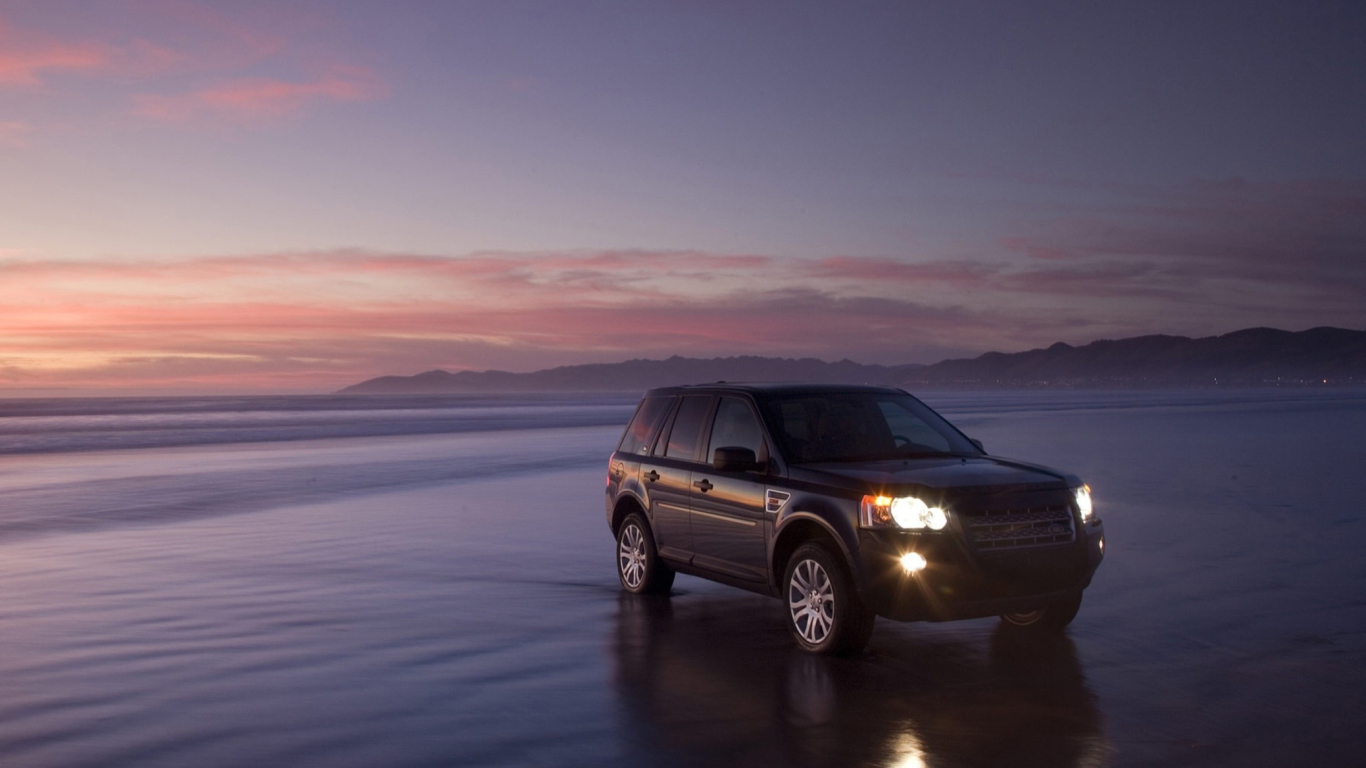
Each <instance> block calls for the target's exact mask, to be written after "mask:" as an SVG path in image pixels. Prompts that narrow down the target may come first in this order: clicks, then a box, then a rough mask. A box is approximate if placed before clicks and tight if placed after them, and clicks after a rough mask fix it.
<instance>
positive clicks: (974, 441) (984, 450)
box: [968, 437, 987, 453]
mask: <svg viewBox="0 0 1366 768" xmlns="http://www.w3.org/2000/svg"><path fill="white" fill-rule="evenodd" d="M968 442H970V443H972V444H973V445H975V446H977V450H979V451H981V452H982V453H986V452H987V449H985V448H983V447H982V441H981V440H973V439H972V438H970V437H969V438H968Z"/></svg>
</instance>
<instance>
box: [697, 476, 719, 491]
mask: <svg viewBox="0 0 1366 768" xmlns="http://www.w3.org/2000/svg"><path fill="white" fill-rule="evenodd" d="M693 485H695V486H697V487H698V488H699V489H700V490H701V491H702V492H703V493H706V492H707V491H710V490H711V489H713V488H715V487H716V486H714V485H712V484H711V481H710V480H708V479H707V478H705V477H704V478H702V479H701V480H698V481H697V482H695V483H693Z"/></svg>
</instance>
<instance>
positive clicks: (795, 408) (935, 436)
mask: <svg viewBox="0 0 1366 768" xmlns="http://www.w3.org/2000/svg"><path fill="white" fill-rule="evenodd" d="M765 410H766V411H767V416H768V422H769V426H770V428H771V430H772V432H773V436H774V438H775V439H776V440H777V441H778V443H779V444H780V446H781V447H782V450H783V455H784V456H786V457H787V460H788V461H791V462H793V463H796V464H803V463H813V462H822V461H872V460H877V459H909V458H923V457H928V456H977V455H979V451H978V450H977V448H976V447H975V446H973V444H972V443H971V442H969V441H968V439H967V438H966V437H964V436H963V434H962V433H961V432H959V431H958V430H957V429H955V428H954V427H953V426H952V425H951V424H949V423H948V422H947V421H945V420H944V418H943V417H942V416H940V415H939V414H937V413H935V412H934V411H932V410H930V408H929V407H928V406H926V405H925V404H924V403H922V402H920V401H919V400H916V399H915V398H914V397H911V396H910V395H897V394H882V393H878V392H832V393H821V394H810V395H796V396H791V397H778V398H774V399H772V400H770V401H769V402H768V405H767V407H766V409H765Z"/></svg>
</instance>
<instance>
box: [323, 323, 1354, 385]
mask: <svg viewBox="0 0 1366 768" xmlns="http://www.w3.org/2000/svg"><path fill="white" fill-rule="evenodd" d="M1325 380H1326V381H1327V382H1328V383H1332V384H1346V383H1366V331H1351V330H1345V329H1342V328H1312V329H1310V330H1307V331H1300V332H1297V333H1296V332H1291V331H1279V330H1276V329H1274V328H1249V329H1247V330H1242V331H1235V332H1233V333H1228V334H1224V335H1223V336H1209V337H1206V338H1200V339H1191V338H1187V337H1185V336H1137V337H1134V338H1130V339H1119V340H1113V341H1112V340H1108V339H1107V340H1103V341H1094V342H1091V343H1090V344H1087V345H1085V346H1081V347H1073V346H1070V345H1068V344H1063V343H1062V342H1059V343H1057V344H1054V345H1053V346H1051V347H1048V348H1047V349H1033V350H1029V351H1028V352H1014V353H1005V352H988V353H986V354H984V355H980V356H978V357H974V358H964V359H960V360H945V361H943V362H939V363H935V364H934V365H895V366H884V365H863V364H860V363H855V362H853V361H850V360H840V361H839V362H836V363H828V362H825V361H823V360H817V359H815V358H802V359H789V358H771V357H754V356H746V357H717V358H711V359H699V358H688V357H677V356H675V357H671V358H669V359H667V360H627V361H626V362H622V363H596V364H591V365H568V366H562V367H559V368H549V369H546V370H542V371H535V372H532V373H509V372H507V371H460V372H458V373H450V372H448V371H441V370H435V371H427V372H426V373H419V374H417V375H416V376H381V377H379V378H377V379H370V380H369V381H364V382H361V383H360V384H356V385H354V386H350V387H347V388H345V389H343V390H341V391H342V392H343V393H347V394H434V393H442V392H531V391H631V392H638V391H640V390H644V389H649V388H651V387H658V386H667V385H670V384H700V383H704V382H710V381H796V382H809V383H819V384H833V383H851V384H853V383H857V384H889V385H894V386H911V387H926V386H971V387H1125V386H1129V387H1151V386H1212V385H1216V384H1220V385H1222V384H1228V385H1242V386H1249V385H1267V384H1282V385H1295V384H1310V383H1323V382H1324V381H1325Z"/></svg>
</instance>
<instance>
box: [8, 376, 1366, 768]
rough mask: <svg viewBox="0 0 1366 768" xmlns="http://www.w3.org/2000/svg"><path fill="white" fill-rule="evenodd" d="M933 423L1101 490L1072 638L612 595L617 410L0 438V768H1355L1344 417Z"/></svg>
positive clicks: (1221, 410)
mask: <svg viewBox="0 0 1366 768" xmlns="http://www.w3.org/2000/svg"><path fill="white" fill-rule="evenodd" d="M925 399H926V400H927V402H929V403H930V404H931V405H934V406H936V407H937V408H939V409H940V410H941V411H942V412H943V413H945V415H947V416H949V417H950V419H952V420H953V421H954V422H955V423H957V424H959V425H960V426H961V427H963V428H964V430H965V431H966V432H968V434H970V435H972V436H973V437H977V438H980V439H982V440H983V442H984V443H985V444H986V446H987V448H988V450H990V451H991V452H993V453H998V454H1001V455H1008V456H1012V457H1017V458H1024V459H1028V460H1033V461H1038V462H1041V463H1046V464H1053V465H1056V466H1060V467H1064V468H1066V469H1068V470H1071V471H1074V472H1076V473H1078V474H1080V475H1081V476H1082V477H1083V478H1085V479H1086V480H1087V482H1089V483H1090V484H1091V486H1092V487H1093V488H1094V489H1095V492H1096V498H1097V505H1098V510H1099V512H1100V514H1102V515H1103V516H1104V519H1105V521H1106V528H1107V542H1108V543H1109V550H1110V554H1109V557H1108V558H1107V560H1106V562H1105V563H1104V564H1103V565H1102V567H1101V570H1100V571H1099V572H1098V574H1097V577H1096V580H1095V582H1094V584H1093V585H1092V587H1091V588H1090V589H1089V590H1088V591H1087V594H1086V603H1085V605H1084V606H1083V608H1082V611H1081V614H1080V615H1079V617H1078V618H1077V620H1076V622H1075V623H1074V624H1073V626H1072V627H1071V629H1070V630H1069V634H1068V637H1067V638H1065V639H1063V640H1060V641H1058V642H1053V643H1045V644H1021V643H1020V642H1019V641H1018V640H1016V639H1014V638H1012V637H1011V636H1010V635H1009V634H1007V633H1000V632H998V631H997V627H996V623H995V622H994V621H991V620H982V621H971V622H958V623H952V624H941V625H931V624H895V623H892V622H887V621H880V622H879V624H878V628H877V630H876V631H875V632H874V636H873V641H872V643H871V645H870V648H869V651H868V653H867V654H865V655H864V656H863V657H861V658H858V659H843V660H830V659H822V658H813V657H809V656H806V655H805V654H801V653H798V652H796V651H795V650H793V648H792V644H791V642H790V641H789V639H788V638H787V636H786V634H785V630H784V628H783V624H782V618H781V614H780V613H779V607H778V603H777V602H776V601H772V600H769V599H766V598H762V597H757V596H752V595H748V594H746V593H742V592H739V591H736V590H732V589H729V588H727V587H723V586H719V585H715V584H712V583H709V582H705V581H701V580H697V579H692V578H688V577H680V578H679V580H678V582H677V584H676V586H675V594H674V595H673V597H672V598H671V599H669V600H663V601H661V600H643V599H635V598H631V597H629V596H623V595H621V594H620V591H619V589H618V587H617V584H616V579H615V575H614V573H613V570H612V557H611V555H612V542H611V537H610V534H609V533H608V531H607V527H606V523H605V518H604V512H603V508H602V495H601V494H602V475H603V470H604V468H605V462H606V456H607V453H608V452H609V451H610V448H611V445H612V444H613V443H614V442H615V440H616V437H617V435H618V434H619V432H620V424H621V422H622V421H624V420H625V418H626V415H627V414H629V411H630V407H631V403H630V402H629V401H628V400H624V399H622V398H611V397H608V398H574V397H561V398H551V399H544V400H536V399H534V398H533V399H527V398H516V399H513V398H424V399H417V400H404V399H403V398H381V399H377V400H373V401H371V400H370V399H369V398H317V399H307V398H304V399H299V398H289V399H269V398H263V399H259V400H253V399H241V398H239V399H232V400H228V399H212V398H211V399H201V400H194V401H182V400H172V401H137V403H132V402H130V401H39V402H41V403H42V405H41V407H38V406H35V404H34V401H28V402H10V403H0V446H3V448H0V450H4V451H6V455H3V456H0V638H3V643H0V684H2V686H3V687H0V691H3V694H0V765H5V766H86V765H89V766H103V765H166V766H172V765H174V766H182V765H197V766H213V765H245V764H277V765H286V764H287V765H305V766H308V765H318V766H335V765H341V766H346V765H385V766H406V765H413V766H417V765H451V764H461V765H508V766H522V765H585V766H587V765H627V764H630V765H639V764H660V765H762V764H787V765H886V766H893V765H899V766H915V765H928V766H935V765H941V766H942V765H1031V764H1032V765H1078V766H1083V765H1108V764H1119V765H1283V764H1287V763H1289V764H1302V763H1313V764H1320V765H1355V764H1360V763H1361V762H1362V761H1363V759H1366V735H1363V734H1362V733H1361V730H1362V729H1361V728H1360V724H1361V723H1362V722H1363V721H1364V720H1366V693H1363V691H1366V663H1364V662H1366V597H1363V596H1364V595H1366V590H1363V587H1366V559H1363V558H1361V557H1360V556H1359V555H1358V548H1359V542H1360V541H1362V540H1363V537H1366V524H1364V523H1363V514H1362V513H1363V509H1362V507H1363V504H1362V502H1361V499H1363V498H1366V473H1363V472H1362V470H1361V468H1362V467H1363V466H1366V393H1364V392H1360V391H1357V392H1351V391H1319V392H1309V391H1267V392H1258V391H1241V392H1237V391H1235V392H1232V393H1219V392H1208V391H1207V392H1186V393H1181V392H1175V393H1173V392H1165V393H1156V394H1154V393H1123V392H1118V393H1103V392H1102V393H1096V392H1064V393H1056V392H1044V393H1041V392H1030V393H968V394H954V393H927V394H926V395H925ZM367 401H369V402H372V403H374V405H373V406H367V405H366V403H367ZM300 403H302V405H301V404H300ZM26 419H27V420H29V421H25V420H26ZM38 419H48V420H49V421H48V422H46V426H44V425H43V424H42V423H40V422H37V421H32V420H38ZM51 420H56V421H51ZM149 422H150V424H149ZM538 424H548V425H550V427H549V428H546V429H538V428H535V427H536V426H537V425H538ZM238 439H246V440H248V441H250V442H236V440H238ZM101 447H103V448H104V449H100V448H101Z"/></svg>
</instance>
